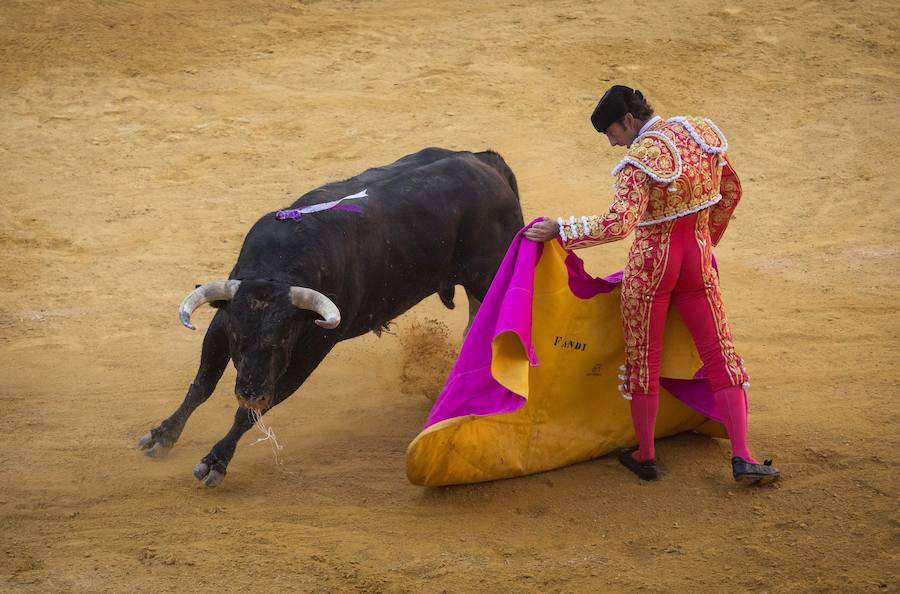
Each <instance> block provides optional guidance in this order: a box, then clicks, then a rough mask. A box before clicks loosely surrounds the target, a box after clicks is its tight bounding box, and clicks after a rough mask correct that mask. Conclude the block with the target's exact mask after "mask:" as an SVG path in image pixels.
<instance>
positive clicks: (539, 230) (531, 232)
mask: <svg viewBox="0 0 900 594" xmlns="http://www.w3.org/2000/svg"><path fill="white" fill-rule="evenodd" d="M524 235H525V239H530V240H531V241H537V242H541V243H543V242H545V241H550V240H551V239H553V238H555V237H558V236H559V225H558V224H557V222H556V221H552V220H550V219H544V220H543V221H538V222H537V223H535V224H534V225H532V226H531V227H529V228H528V229H526V230H525V233H524Z"/></svg>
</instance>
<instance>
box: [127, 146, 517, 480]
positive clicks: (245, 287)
mask: <svg viewBox="0 0 900 594" xmlns="http://www.w3.org/2000/svg"><path fill="white" fill-rule="evenodd" d="M348 196H358V197H360V198H359V199H357V200H355V201H354V203H355V204H358V205H359V206H358V207H356V210H357V212H347V211H346V210H340V209H338V208H331V209H328V210H320V211H319V212H315V213H313V214H307V215H305V216H303V215H301V218H300V219H299V220H290V219H288V220H280V218H279V217H278V216H276V214H275V213H269V214H266V215H265V216H263V217H262V218H260V219H259V220H258V221H257V222H256V223H255V224H254V225H253V227H252V228H251V229H250V231H249V233H248V234H247V236H246V238H245V239H244V243H243V245H242V247H241V251H240V254H239V255H238V259H237V263H236V264H235V266H234V268H233V269H232V271H231V274H230V276H229V277H228V280H220V281H213V282H209V283H206V284H204V285H202V286H199V287H197V288H196V289H195V290H194V291H193V292H191V293H190V294H189V295H188V296H187V297H186V298H185V299H184V301H183V302H182V304H181V308H180V316H181V320H182V323H184V325H185V326H187V327H189V328H191V329H193V328H194V327H193V325H192V324H191V321H190V316H191V313H192V312H193V311H194V310H195V309H196V308H198V307H200V306H201V305H203V304H210V305H211V306H212V307H214V308H217V311H216V313H215V315H214V316H213V318H212V321H211V322H210V324H209V327H208V328H207V331H206V335H205V337H204V339H203V347H202V350H201V354H200V366H199V369H198V371H197V373H196V376H195V377H194V380H193V381H192V382H191V384H190V386H189V388H188V390H187V394H186V396H185V397H184V401H183V402H182V403H181V405H180V406H179V407H178V408H177V409H176V410H175V412H174V413H172V415H170V416H169V417H168V418H166V419H165V420H164V421H162V422H161V423H160V424H159V425H158V426H156V427H154V428H153V429H151V430H150V431H149V432H147V433H146V434H145V435H144V436H143V437H141V438H140V440H139V441H138V447H139V448H140V449H142V450H144V451H145V452H146V453H147V454H148V455H151V456H156V455H159V454H161V453H163V452H165V451H167V450H168V449H170V448H171V447H172V446H174V445H175V442H176V441H177V440H178V438H179V436H180V435H181V432H182V430H183V429H184V426H185V424H186V423H187V420H188V417H189V416H190V415H191V413H192V412H193V411H194V410H195V409H196V408H197V407H198V406H200V405H201V404H203V402H205V401H206V400H207V399H208V398H209V396H210V395H211V394H212V393H213V390H214V389H215V387H216V384H217V383H218V381H219V379H220V378H221V377H222V374H223V373H224V371H225V368H226V367H227V365H228V362H229V361H232V362H233V364H234V366H235V369H236V371H237V376H236V380H235V386H234V393H235V395H236V396H237V400H238V405H239V406H238V408H237V411H236V412H235V415H234V421H233V424H232V426H231V429H230V430H229V431H228V433H227V434H226V435H225V436H224V437H223V438H222V439H221V440H220V441H219V442H217V443H216V444H215V445H213V447H212V448H211V449H210V451H209V453H208V454H207V455H206V456H204V457H203V459H202V460H201V461H200V463H199V464H197V465H196V466H195V467H194V476H195V477H196V478H197V479H198V480H199V481H201V482H203V483H204V484H205V485H206V486H207V487H215V486H217V485H219V484H220V483H221V482H222V481H223V480H224V478H225V474H226V471H227V467H228V464H229V462H230V461H231V459H232V457H233V456H234V453H235V449H236V448H237V443H238V440H239V439H240V438H241V436H242V435H243V434H244V433H245V432H246V431H247V430H248V429H250V428H251V427H252V426H253V423H254V421H255V420H256V419H257V418H258V417H259V415H262V414H265V413H266V412H267V411H269V410H271V409H272V407H274V406H275V405H277V404H278V403H279V402H281V401H283V400H284V399H286V398H287V397H288V396H290V395H291V394H293V393H294V392H295V391H296V390H297V389H298V388H299V387H300V386H301V385H302V384H303V382H304V381H305V380H306V379H307V378H308V377H309V375H310V374H311V373H312V372H313V370H315V369H316V367H317V366H318V365H319V363H321V362H322V360H323V359H324V358H325V356H326V355H327V354H328V353H329V351H331V349H332V348H333V347H334V346H335V345H336V344H337V343H338V342H340V341H342V340H347V339H350V338H354V337H357V336H360V335H363V334H366V333H368V332H373V331H374V332H376V333H380V331H381V330H383V329H384V328H386V327H387V325H388V323H389V322H390V321H391V320H392V319H394V318H396V317H397V316H399V315H400V314H402V313H403V312H405V311H407V310H408V309H409V308H411V307H412V306H414V305H415V304H417V303H419V302H420V301H421V300H422V299H424V298H425V297H428V296H429V295H432V294H435V293H437V294H438V295H439V296H440V299H441V301H442V302H443V303H444V305H445V306H447V307H448V308H451V309H452V308H453V297H454V290H455V286H456V285H461V286H462V287H463V288H464V289H465V292H466V294H467V296H468V298H469V320H470V323H471V319H472V317H473V316H474V315H475V312H476V311H477V309H478V306H479V304H480V303H481V301H482V300H483V299H484V296H485V294H486V293H487V290H488V287H489V286H490V284H491V280H492V279H493V276H494V274H495V273H496V271H497V269H498V267H499V265H500V262H501V260H502V259H503V256H504V253H505V252H506V249H507V247H508V246H509V243H510V242H511V241H512V239H513V237H514V236H515V234H516V232H517V231H518V230H519V229H520V228H521V227H522V226H523V219H522V211H521V207H520V204H519V195H518V187H517V184H516V178H515V175H514V174H513V172H512V170H511V169H510V168H509V166H508V165H507V164H506V162H505V161H504V160H503V158H502V157H501V156H500V155H499V154H497V153H495V152H493V151H485V152H479V153H472V152H464V151H451V150H447V149H441V148H427V149H424V150H421V151H419V152H417V153H414V154H411V155H408V156H406V157H403V158H402V159H400V160H398V161H396V162H394V163H391V164H390V165H386V166H383V167H376V168H373V169H369V170H366V171H364V172H363V173H361V174H359V175H357V176H355V177H352V178H350V179H347V180H344V181H340V182H334V183H329V184H326V185H324V186H322V187H319V188H317V189H315V190H312V191H310V192H308V193H306V194H304V195H303V196H301V197H300V198H299V199H298V200H297V201H296V202H295V203H294V204H293V205H291V208H292V209H295V210H294V211H293V212H308V211H310V210H316V209H315V208H312V209H311V208H309V207H311V206H315V205H325V204H329V203H332V202H335V201H337V200H339V199H340V198H342V197H348ZM301 209H302V210H301Z"/></svg>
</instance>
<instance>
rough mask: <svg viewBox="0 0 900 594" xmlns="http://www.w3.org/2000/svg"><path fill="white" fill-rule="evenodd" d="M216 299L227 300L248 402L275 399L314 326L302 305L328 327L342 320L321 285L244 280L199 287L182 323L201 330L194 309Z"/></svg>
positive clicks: (240, 392) (234, 354)
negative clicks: (193, 319)
mask: <svg viewBox="0 0 900 594" xmlns="http://www.w3.org/2000/svg"><path fill="white" fill-rule="evenodd" d="M214 302H225V308H224V311H225V314H226V316H225V323H226V325H227V328H228V341H229V345H228V346H229V350H230V352H231V358H232V360H233V361H234V365H235V368H236V369H237V380H236V381H235V386H234V393H235V395H236V396H237V398H238V401H239V402H240V403H241V405H242V406H246V407H248V408H260V409H265V408H268V407H270V406H271V405H272V404H273V398H274V396H275V385H276V383H277V382H278V380H279V379H280V378H281V376H282V375H284V373H285V371H286V370H287V368H288V365H289V364H290V362H291V354H292V353H293V350H294V345H295V344H296V343H297V340H298V338H299V337H300V335H301V334H303V333H304V331H305V330H306V329H308V328H309V326H308V325H307V324H306V323H303V319H302V318H303V317H304V316H303V315H302V314H301V313H300V312H299V311H298V310H309V311H313V312H315V313H317V314H319V315H320V316H322V318H323V319H321V320H315V323H316V324H317V325H319V326H321V327H322V328H327V329H332V328H336V327H337V326H338V324H340V323H341V312H340V311H339V310H338V308H337V306H336V305H335V304H334V303H333V302H332V301H331V300H330V299H328V297H326V296H325V295H323V294H321V293H319V292H318V291H314V290H312V289H307V288H305V287H288V286H286V285H282V284H279V283H274V282H268V281H239V280H229V281H214V282H211V283H207V284H205V285H202V286H200V287H197V288H196V289H195V290H194V291H193V292H191V293H190V294H189V295H188V296H187V297H185V299H184V301H182V303H181V310H180V315H181V323H182V324H184V325H185V326H186V327H188V328H190V329H191V330H195V329H196V328H195V327H194V326H193V324H191V313H193V311H194V310H195V309H197V308H198V307H199V306H201V305H203V304H204V303H214ZM307 315H308V314H307Z"/></svg>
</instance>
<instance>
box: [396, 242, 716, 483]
mask: <svg viewBox="0 0 900 594" xmlns="http://www.w3.org/2000/svg"><path fill="white" fill-rule="evenodd" d="M621 278H622V273H621V272H619V273H616V274H613V275H611V276H608V277H605V278H594V277H591V276H590V275H589V274H587V273H586V272H585V270H584V266H583V263H582V261H581V259H580V258H578V256H576V255H575V254H574V253H571V252H567V251H566V250H564V249H563V248H562V246H561V245H560V244H559V242H558V241H552V242H548V243H546V244H538V243H535V242H532V241H529V240H527V239H525V238H524V237H523V236H522V233H521V232H520V233H519V234H518V235H517V236H516V238H515V239H514V240H513V242H512V244H511V245H510V248H509V251H508V252H507V254H506V257H505V259H504V260H503V263H502V264H501V266H500V269H499V270H498V272H497V275H496V276H495V278H494V282H493V284H492V285H491V288H490V290H489V291H488V294H487V296H486V297H485V300H484V303H483V304H482V306H481V309H480V310H479V312H478V315H477V316H476V317H475V319H474V321H473V323H472V327H471V328H470V329H469V333H468V335H467V336H466V339H465V342H464V343H463V346H462V350H461V351H460V354H459V357H458V359H457V361H456V363H455V365H454V367H453V369H452V371H451V372H450V375H449V377H448V378H447V381H446V383H445V384H444V388H443V390H442V391H441V393H440V395H439V396H438V398H437V400H436V401H435V404H434V407H433V408H432V410H431V413H430V414H429V416H428V420H427V422H426V424H425V427H424V429H423V430H422V431H421V433H419V435H418V436H416V438H415V439H414V440H413V441H412V443H410V444H409V447H408V448H407V452H406V475H407V477H408V478H409V480H410V482H412V483H413V484H416V485H428V486H438V485H450V484H459V483H474V482H480V481H489V480H494V479H501V478H508V477H514V476H521V475H525V474H530V473H534V472H541V471H544V470H550V469H553V468H559V467H561V466H565V465H568V464H573V463H576V462H581V461H584V460H589V459H591V458H595V457H598V456H602V455H604V454H607V453H609V452H611V451H613V450H615V449H617V448H620V447H623V446H628V445H633V444H636V443H637V439H636V437H635V435H634V429H633V428H632V424H631V415H630V408H629V403H628V401H626V400H624V399H623V398H622V395H621V394H620V392H619V390H618V388H617V386H618V384H619V383H620V380H619V374H621V373H622V372H621V371H620V369H619V366H620V365H623V364H624V363H625V343H624V338H623V334H622V323H621V317H620V316H621V314H620V309H619V292H620V287H619V285H620V283H621ZM700 368H701V362H700V357H699V355H698V354H697V351H696V348H695V346H694V342H693V340H692V339H691V336H690V334H689V333H688V330H687V328H686V326H685V325H684V322H682V320H681V318H680V316H679V315H678V312H677V311H676V310H675V309H674V308H672V309H671V310H670V311H669V314H668V320H667V323H666V330H665V337H664V340H663V362H662V370H661V376H662V380H661V384H662V386H661V390H660V406H659V417H658V420H657V423H656V436H657V437H663V436H667V435H673V434H675V433H679V432H683V431H689V430H701V431H703V432H705V433H709V434H711V435H715V436H717V437H724V436H725V432H724V428H723V427H722V426H721V425H720V424H719V423H718V419H719V416H718V412H717V410H716V407H715V401H714V399H713V396H712V392H711V390H710V388H709V385H708V382H707V381H706V380H705V379H703V374H702V370H701V369H700Z"/></svg>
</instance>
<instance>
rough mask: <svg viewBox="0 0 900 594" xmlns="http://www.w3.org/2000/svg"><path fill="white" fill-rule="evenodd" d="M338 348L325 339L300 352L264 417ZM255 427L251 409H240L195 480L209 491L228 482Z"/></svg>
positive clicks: (199, 465) (280, 382)
mask: <svg viewBox="0 0 900 594" xmlns="http://www.w3.org/2000/svg"><path fill="white" fill-rule="evenodd" d="M335 344H336V343H335V342H334V341H333V340H328V339H327V338H325V337H324V336H322V337H317V338H316V339H314V340H311V341H310V342H308V343H306V344H304V345H303V346H302V347H301V348H298V349H297V351H298V353H299V354H301V356H299V357H295V358H294V360H293V362H292V363H291V366H290V368H289V370H288V372H287V373H285V376H284V378H282V379H281V380H280V381H279V382H278V385H277V386H276V387H275V398H274V399H273V402H272V406H270V407H269V408H266V409H263V410H260V411H259V412H260V416H261V415H264V414H266V413H267V412H269V411H270V410H272V408H274V407H275V406H276V405H277V404H278V403H279V402H281V401H283V400H285V399H286V398H287V397H288V396H290V395H291V394H293V393H294V392H296V391H297V389H298V388H299V387H300V386H301V385H303V382H305V381H306V378H308V377H309V376H310V374H311V373H312V372H313V370H315V368H316V367H318V366H319V363H321V362H322V360H323V359H324V358H325V355H327V354H328V353H329V352H330V351H331V349H332V348H334V345H335ZM314 353H315V354H314ZM253 423H254V420H253V417H252V416H251V412H250V409H249V408H245V407H243V406H241V407H238V409H237V411H235V413H234V423H232V425H231V429H229V430H228V433H226V434H225V437H223V438H222V439H221V440H220V441H219V442H218V443H216V445H214V446H213V447H212V449H211V450H210V451H209V453H208V454H207V455H206V456H204V457H203V459H202V460H201V461H200V463H199V464H197V465H196V466H195V467H194V478H196V479H197V480H198V481H201V482H203V484H204V485H206V486H207V487H217V486H218V485H219V484H221V483H222V481H223V480H225V473H226V472H227V470H228V464H229V463H230V462H231V458H232V457H234V452H235V450H236V449H237V443H238V440H240V439H241V437H242V436H243V435H244V433H246V432H247V431H248V430H249V429H250V428H251V427H253Z"/></svg>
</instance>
